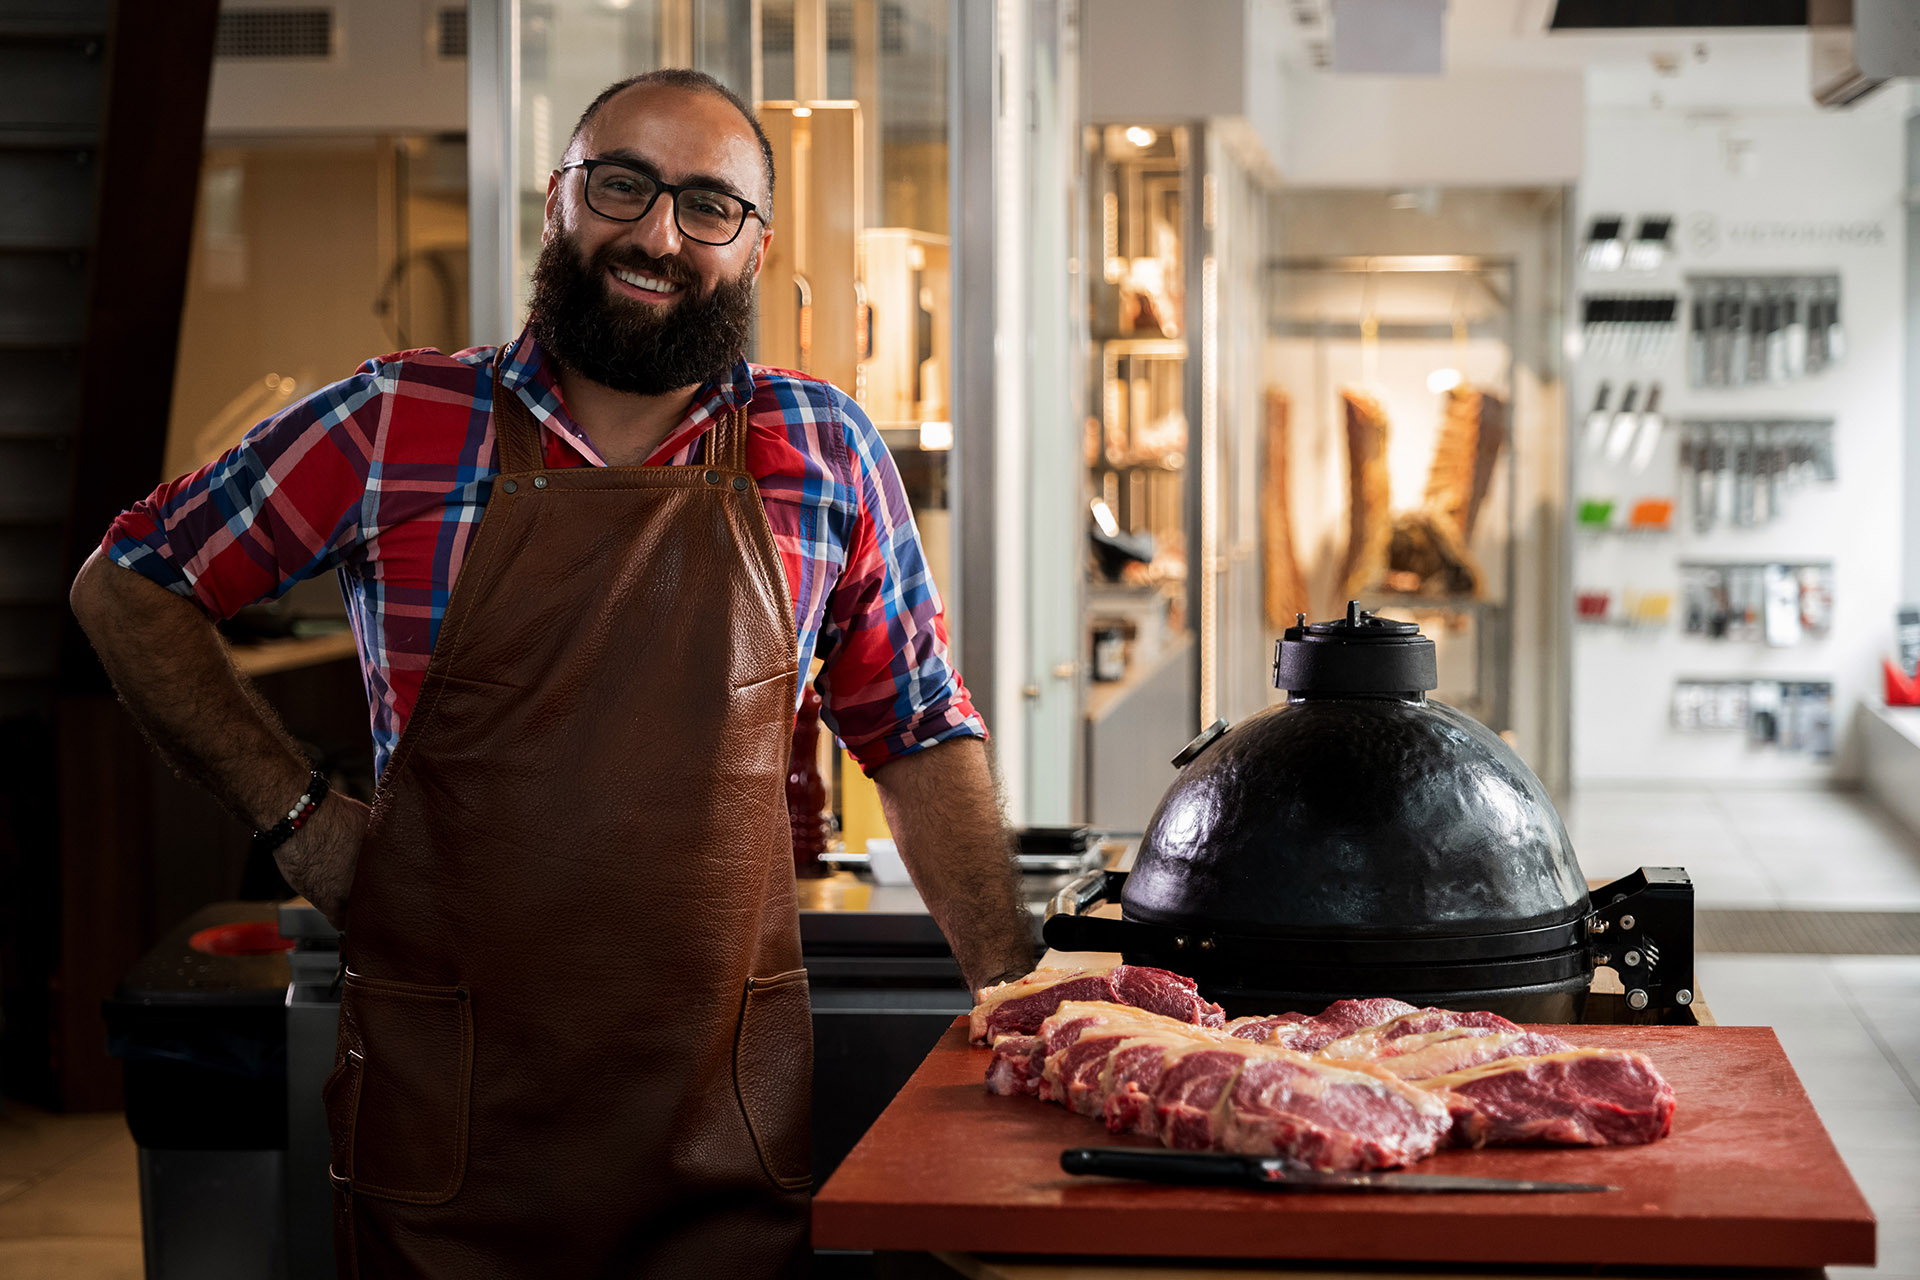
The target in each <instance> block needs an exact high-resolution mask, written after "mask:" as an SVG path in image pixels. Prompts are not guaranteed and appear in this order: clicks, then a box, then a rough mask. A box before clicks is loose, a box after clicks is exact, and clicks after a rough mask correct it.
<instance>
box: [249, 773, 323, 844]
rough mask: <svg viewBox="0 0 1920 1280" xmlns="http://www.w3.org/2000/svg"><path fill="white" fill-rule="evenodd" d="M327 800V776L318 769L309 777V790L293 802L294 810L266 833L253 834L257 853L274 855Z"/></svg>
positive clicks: (257, 832) (288, 811)
mask: <svg viewBox="0 0 1920 1280" xmlns="http://www.w3.org/2000/svg"><path fill="white" fill-rule="evenodd" d="M326 798H327V775H326V774H324V773H321V772H320V771H319V770H317V769H316V770H314V771H313V772H312V773H311V774H309V775H308V776H307V789H306V791H305V792H304V793H303V794H302V795H301V797H300V798H299V799H298V800H295V801H294V802H293V808H291V809H289V810H287V816H286V817H284V818H282V819H280V821H278V822H276V823H274V824H273V825H272V826H270V827H268V828H267V829H266V830H265V831H256V832H254V833H253V848H254V850H255V852H258V853H272V852H273V851H274V850H275V849H278V848H279V847H280V846H281V845H283V844H285V843H286V842H287V840H288V838H289V837H291V836H292V835H293V833H294V832H296V831H298V830H299V829H300V828H302V827H304V826H306V825H307V819H308V818H311V817H312V816H313V811H314V810H315V809H318V808H319V807H320V802H321V801H322V800H324V799H326Z"/></svg>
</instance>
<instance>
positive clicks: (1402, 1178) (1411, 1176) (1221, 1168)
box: [1060, 1147, 1619, 1193]
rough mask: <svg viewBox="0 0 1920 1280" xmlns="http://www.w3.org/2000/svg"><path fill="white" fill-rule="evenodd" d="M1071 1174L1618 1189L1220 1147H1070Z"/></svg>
mask: <svg viewBox="0 0 1920 1280" xmlns="http://www.w3.org/2000/svg"><path fill="white" fill-rule="evenodd" d="M1060 1167H1061V1168H1062V1169H1065V1170H1066V1171H1067V1172H1068V1173H1081V1174H1094V1175H1098V1176H1103V1177H1108V1178H1143V1179H1146V1180H1147V1181H1149V1182H1179V1183H1186V1184H1188V1185H1197V1186H1223V1187H1259V1188H1262V1189H1264V1190H1268V1191H1413V1192H1428V1193H1432V1192H1448V1193H1454V1192H1488V1191H1492V1192H1504V1193H1519V1192H1539V1191H1617V1190H1619V1188H1618V1187H1609V1186H1606V1185H1604V1184H1602V1183H1598V1182H1531V1181H1527V1180H1524V1179H1517V1178H1462V1177H1454V1176H1449V1175H1446V1174H1433V1173H1360V1172H1356V1171H1353V1170H1335V1171H1332V1172H1327V1171H1323V1170H1319V1169H1301V1168H1297V1167H1295V1166H1293V1165H1290V1164H1288V1163H1287V1162H1286V1161H1285V1160H1275V1159H1269V1158H1263V1157H1260V1156H1235V1155H1225V1154H1223V1153H1221V1152H1217V1151H1154V1150H1151V1149H1143V1148H1136V1147H1070V1148H1068V1149H1067V1150H1065V1151H1063V1152H1061V1153H1060Z"/></svg>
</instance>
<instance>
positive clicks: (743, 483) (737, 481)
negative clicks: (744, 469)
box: [733, 476, 747, 493]
mask: <svg viewBox="0 0 1920 1280" xmlns="http://www.w3.org/2000/svg"><path fill="white" fill-rule="evenodd" d="M733 487H734V488H735V489H738V490H739V491H740V492H741V493H745V492H746V491H747V478H746V477H745V476H735V477H734V478H733Z"/></svg>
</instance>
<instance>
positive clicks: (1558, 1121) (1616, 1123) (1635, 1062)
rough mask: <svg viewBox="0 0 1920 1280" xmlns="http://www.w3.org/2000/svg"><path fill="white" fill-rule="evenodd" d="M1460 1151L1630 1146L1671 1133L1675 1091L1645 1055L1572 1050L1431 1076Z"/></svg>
mask: <svg viewBox="0 0 1920 1280" xmlns="http://www.w3.org/2000/svg"><path fill="white" fill-rule="evenodd" d="M1420 1087H1421V1088H1424V1089H1430V1090H1433V1091H1434V1092H1436V1093H1439V1092H1443V1091H1444V1093H1445V1094H1446V1095H1447V1100H1448V1105H1449V1106H1450V1107H1452V1109H1453V1118H1454V1123H1453V1141H1454V1142H1455V1143H1456V1144H1457V1145H1460V1146H1464V1147H1488V1146H1500V1147H1509V1146H1529V1145H1536V1144H1554V1145H1559V1146H1586V1147H1607V1146H1632V1145H1636V1144H1639V1143H1643V1142H1652V1141H1654V1140H1655V1139H1657V1138H1664V1137H1666V1136H1667V1133H1668V1132H1669V1131H1670V1130H1671V1129H1672V1128H1673V1107H1674V1100H1673V1087H1672V1086H1671V1085H1669V1084H1668V1083H1667V1082H1666V1081H1665V1080H1663V1079H1661V1077H1660V1073H1659V1072H1658V1071H1656V1070H1654V1068H1653V1063H1651V1062H1649V1061H1648V1060H1647V1059H1646V1057H1645V1056H1644V1055H1642V1054H1638V1053H1632V1052H1629V1051H1628V1050H1625V1049H1574V1050H1571V1051H1569V1052H1566V1053H1550V1054H1547V1055H1545V1056H1543V1057H1537V1058H1504V1059H1502V1060H1500V1061H1498V1062H1489V1063H1487V1064H1486V1065H1484V1066H1479V1067H1473V1068H1471V1069H1469V1070H1466V1071H1456V1072H1452V1073H1449V1074H1447V1075H1443V1076H1434V1077H1432V1078H1430V1079H1427V1080H1422V1081H1421V1082H1420Z"/></svg>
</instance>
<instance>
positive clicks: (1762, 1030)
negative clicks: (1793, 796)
mask: <svg viewBox="0 0 1920 1280" xmlns="http://www.w3.org/2000/svg"><path fill="white" fill-rule="evenodd" d="M1527 1030H1529V1031H1550V1032H1552V1033H1553V1034H1555V1035H1558V1036H1561V1037H1563V1038H1565V1039H1568V1040H1571V1041H1572V1042H1573V1043H1575V1044H1579V1045H1583V1046H1591V1047H1593V1048H1598V1049H1632V1050H1636V1051H1638V1052H1641V1053H1644V1054H1646V1055H1647V1057H1649V1058H1651V1059H1652V1060H1653V1063H1654V1065H1655V1066H1656V1067H1658V1068H1659V1070H1660V1072H1661V1074H1662V1075H1664V1076H1665V1077H1666V1078H1667V1080H1668V1082H1669V1083H1671V1084H1672V1085H1673V1089H1674V1093H1675V1094H1676V1095H1677V1097H1678V1100H1679V1106H1678V1109H1677V1110H1676V1111H1675V1113H1674V1121H1673V1132H1672V1134H1671V1135H1670V1136H1668V1137H1666V1138H1663V1139H1661V1140H1660V1141H1658V1142H1654V1143H1650V1144H1648V1145H1646V1146H1637V1147H1503V1148H1488V1149H1485V1150H1480V1151H1462V1150H1448V1151H1442V1152H1440V1153H1439V1154H1437V1155H1435V1156H1433V1157H1431V1158H1429V1159H1427V1160H1423V1161H1421V1162H1420V1163H1419V1164H1417V1165H1415V1166H1413V1167H1412V1169H1411V1170H1410V1172H1413V1173H1434V1174H1461V1175H1470V1176H1476V1177H1488V1178H1527V1179H1538V1180H1544V1181H1551V1182H1601V1183H1606V1184H1608V1185H1611V1186H1613V1187H1617V1188H1618V1190H1616V1191H1609V1192H1600V1193H1596V1194H1592V1195H1498V1194H1490V1195H1401V1194H1387V1193H1380V1194H1371V1195H1326V1194H1313V1193H1291V1192H1271V1191H1255V1190H1241V1189H1239V1188H1232V1187H1185V1186H1160V1185H1154V1184H1150V1183H1139V1182H1123V1181H1120V1180H1118V1179H1113V1180H1109V1179H1102V1178H1083V1177H1072V1176H1070V1175H1068V1174H1066V1173H1063V1172H1062V1171H1061V1169H1060V1153H1061V1151H1063V1150H1065V1149H1066V1148H1068V1147H1085V1146H1127V1147H1138V1146H1144V1147H1147V1148H1150V1149H1153V1150H1159V1149H1160V1144H1159V1143H1157V1142H1155V1141H1153V1140H1151V1139H1147V1138H1140V1137H1135V1136H1130V1135H1121V1136H1116V1135H1114V1134H1110V1133H1108V1132H1107V1131H1106V1128H1105V1127H1104V1126H1103V1125H1101V1124H1100V1123H1099V1122H1098V1121H1096V1120H1090V1119H1088V1118H1087V1117H1085V1116H1080V1115H1075V1114H1073V1113H1072V1112H1070V1111H1066V1110H1063V1109H1062V1108H1060V1107H1058V1106H1055V1105H1054V1104H1052V1103H1049V1102H1041V1101H1040V1100H1038V1099H1036V1098H1003V1097H995V1096H993V1095H991V1094H989V1093H988V1092H987V1091H986V1087H985V1084H984V1077H985V1075H986V1070H987V1063H988V1062H989V1060H990V1059H991V1058H992V1056H993V1055H992V1050H989V1049H976V1048H971V1047H969V1046H968V1044H967V1020H966V1019H965V1018H961V1019H960V1020H959V1021H957V1022H956V1023H955V1024H954V1026H953V1027H952V1028H950V1029H949V1030H948V1032H947V1034H946V1036H945V1037H944V1038H943V1039H942V1040H941V1041H940V1043H939V1044H938V1045H936V1046H935V1047H934V1050H933V1052H932V1053H931V1054H930V1055H928V1057H927V1060H926V1061H925V1062H924V1063H922V1064H921V1066H920V1069H919V1070H918V1071H917V1072H915V1073H914V1076H913V1078H912V1079H911V1080H909V1081H908V1082H907V1084H906V1086H905V1087H904V1088H903V1089H901V1091H900V1092H899V1094H898V1095H896V1096H895V1098H894V1100H893V1102H892V1103H891V1104H889V1105H888V1107H887V1109H886V1111H885V1112H883V1113H882V1114H881V1116H880V1118H879V1119H878V1120H877V1121H875V1122H874V1125H873V1127H872V1128H871V1129H870V1130H868V1131H867V1135H866V1136H865V1137H864V1138H862V1139H861V1140H860V1144H859V1145H858V1146H857V1147H855V1148H854V1149H853V1151H852V1153H851V1154H849V1155H848V1156H847V1158H846V1160H845V1161H844V1162H842V1163H841V1165H840V1167H839V1168H838V1169H836V1170H835V1171H834V1173H833V1176H832V1177H831V1178H829V1179H828V1180H827V1183H826V1185H825V1186H824V1187H822V1188H821V1189H820V1191H819V1192H818V1193H817V1194H816V1195H815V1196H814V1199H813V1243H814V1245H815V1247H816V1248H824V1249H876V1250H908V1251H915V1252H922V1251H930V1250H931V1251H953V1252H960V1253H995V1254H1026V1253H1032V1254H1077V1255H1107V1256H1115V1255H1120V1256H1132V1257H1136V1258H1147V1257H1186V1258H1193V1257H1214V1258H1290V1259H1313V1258H1341V1259H1346V1260H1350V1261H1353V1262H1362V1263H1365V1262H1407V1261H1419V1262H1448V1263H1468V1264H1509V1263H1511V1264H1532V1265H1540V1264H1555V1265H1560V1266H1604V1265H1639V1266H1661V1267H1682V1266H1716V1267H1727V1268H1737V1269H1741V1270H1742V1271H1750V1270H1754V1269H1757V1268H1771V1267H1820V1266H1826V1265H1833V1264H1846V1265H1871V1264H1872V1262H1873V1260H1874V1229H1875V1224H1874V1218H1873V1211H1872V1210H1871V1209H1869V1208H1868V1207H1867V1202H1866V1201H1865V1200H1864V1199H1863V1198H1862V1197H1861V1195H1860V1192H1859V1189H1858V1188H1857V1187H1855V1186H1854V1182H1853V1178H1852V1177H1851V1175H1849V1174H1848V1172H1847V1167H1846V1165H1845V1164H1843V1163H1842V1162H1841V1160H1840V1155H1839V1153H1838V1152H1837V1151H1835V1150H1834V1147H1833V1140H1832V1139H1831V1138H1829V1137H1828V1136H1827V1131H1826V1129H1825V1128H1824V1127H1822V1125H1821V1123H1820V1118H1819V1117H1818V1116H1817V1115H1816V1114H1815V1113H1814V1110H1813V1104H1812V1103H1811V1102H1810V1101H1808V1099H1807V1094H1806V1091H1805V1090H1804V1089H1802V1088H1801V1087H1800V1081H1799V1079H1798V1078H1797V1077H1796V1076H1795V1075H1794V1073H1793V1068H1792V1067H1791V1066H1790V1065H1788V1063H1787V1058H1786V1055H1785V1054H1784V1053H1783V1052H1782V1051H1781V1049H1780V1042H1779V1040H1778V1039H1776V1038H1775V1036H1774V1034H1773V1031H1772V1030H1771V1029H1770V1028H1767V1027H1640V1026H1577V1027H1558V1026H1556V1027H1537V1026H1536V1027H1528V1028H1527Z"/></svg>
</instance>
